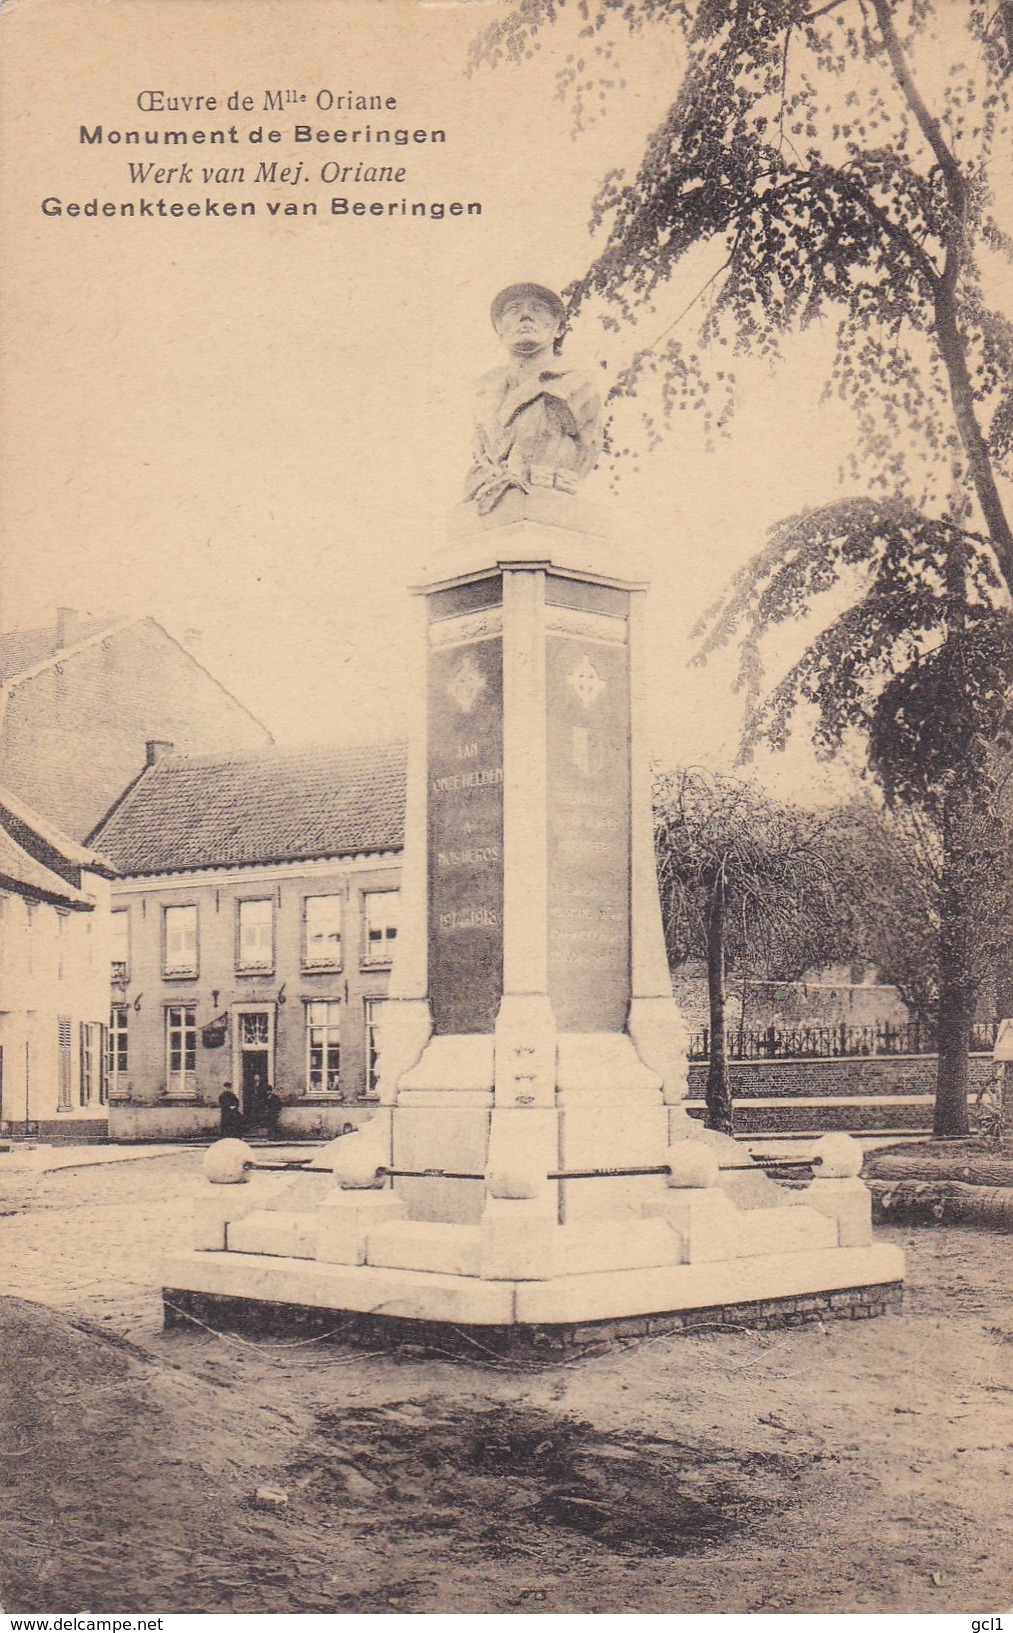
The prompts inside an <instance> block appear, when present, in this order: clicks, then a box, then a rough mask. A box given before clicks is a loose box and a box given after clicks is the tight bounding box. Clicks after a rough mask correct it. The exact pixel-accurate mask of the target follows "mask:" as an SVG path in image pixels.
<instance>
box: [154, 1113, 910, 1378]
mask: <svg viewBox="0 0 1013 1633" xmlns="http://www.w3.org/2000/svg"><path fill="white" fill-rule="evenodd" d="M336 1144H337V1146H338V1148H339V1152H338V1153H335V1154H334V1156H333V1157H332V1158H331V1159H330V1160H331V1161H333V1162H334V1164H335V1167H336V1171H335V1172H328V1171H327V1170H326V1168H323V1167H322V1165H321V1166H317V1167H316V1168H315V1169H308V1168H307V1169H304V1170H303V1171H302V1172H300V1173H298V1174H294V1175H293V1174H290V1175H288V1176H286V1178H285V1179H284V1180H281V1179H280V1176H278V1175H276V1174H275V1173H271V1174H270V1175H269V1174H267V1173H259V1172H257V1171H256V1168H255V1165H254V1166H253V1168H252V1172H251V1162H250V1159H251V1158H252V1153H251V1152H249V1149H248V1148H247V1147H245V1146H243V1145H241V1143H240V1142H238V1141H223V1142H221V1144H220V1146H219V1147H212V1149H211V1151H210V1152H209V1154H208V1157H207V1159H206V1173H207V1177H208V1180H209V1182H210V1183H209V1184H208V1185H207V1187H206V1189H205V1190H204V1191H203V1192H202V1193H201V1194H200V1195H198V1197H197V1199H196V1205H195V1212H194V1236H193V1246H194V1251H193V1252H190V1253H179V1254H174V1255H172V1256H171V1257H169V1258H168V1259H167V1260H166V1261H165V1264H164V1266H163V1275H162V1282H163V1287H164V1289H165V1300H166V1311H167V1317H169V1318H171V1316H172V1312H173V1311H175V1310H179V1311H182V1312H183V1313H186V1312H188V1311H192V1312H193V1313H196V1311H197V1310H198V1309H199V1308H202V1307H205V1306H206V1307H208V1308H211V1307H213V1308H214V1310H215V1312H216V1315H217V1316H218V1317H219V1318H221V1316H222V1314H224V1315H225V1316H226V1317H230V1318H231V1316H232V1315H234V1316H235V1317H236V1318H237V1319H239V1320H240V1321H242V1320H243V1319H247V1318H248V1317H249V1313H250V1312H251V1311H257V1310H260V1311H263V1310H264V1309H265V1308H266V1307H272V1308H276V1309H278V1310H282V1309H284V1310H288V1311H292V1310H295V1311H299V1312H308V1311H315V1312H318V1313H320V1312H323V1313H324V1314H325V1315H326V1316H327V1317H328V1318H329V1319H331V1320H335V1319H336V1320H337V1321H338V1323H339V1324H341V1325H343V1323H344V1322H345V1321H346V1320H348V1321H351V1322H352V1323H353V1325H357V1324H359V1319H360V1318H362V1319H363V1320H367V1318H368V1320H373V1319H382V1320H383V1321H394V1322H397V1323H399V1324H401V1325H402V1327H405V1326H407V1327H410V1326H412V1325H413V1324H414V1325H416V1326H418V1328H419V1330H420V1331H421V1330H423V1329H424V1330H425V1331H426V1332H428V1331H429V1330H430V1329H432V1328H436V1327H440V1328H443V1327H453V1328H459V1329H461V1330H462V1332H464V1333H466V1334H467V1333H471V1334H473V1335H477V1334H478V1333H479V1332H483V1333H484V1332H493V1331H495V1332H496V1333H498V1334H500V1338H499V1339H498V1340H497V1342H499V1343H501V1342H503V1337H502V1335H503V1334H504V1333H505V1332H506V1331H507V1330H510V1331H512V1332H513V1333H514V1335H515V1337H516V1339H517V1341H518V1342H519V1343H521V1344H522V1346H523V1345H525V1344H527V1345H530V1344H531V1343H533V1342H534V1341H535V1338H536V1335H537V1334H539V1333H547V1334H555V1335H556V1336H560V1335H563V1336H564V1337H566V1342H568V1343H572V1342H574V1341H575V1340H574V1338H573V1333H575V1332H576V1330H577V1329H578V1328H583V1327H586V1326H588V1325H589V1324H590V1325H594V1324H596V1323H606V1324H613V1325H615V1324H618V1326H617V1328H616V1330H617V1331H618V1332H619V1333H620V1334H623V1333H627V1334H628V1333H629V1331H630V1329H629V1327H628V1323H629V1322H631V1321H633V1322H638V1321H643V1320H646V1321H648V1322H655V1321H663V1322H667V1323H669V1324H670V1325H671V1326H672V1327H673V1329H675V1328H678V1327H680V1326H686V1325H691V1324H692V1323H693V1321H696V1322H697V1323H699V1322H700V1321H701V1320H703V1319H704V1316H703V1314H702V1312H706V1321H707V1322H708V1323H710V1322H716V1323H719V1324H720V1323H721V1322H722V1321H728V1320H731V1319H735V1320H736V1321H738V1320H739V1319H740V1318H742V1319H744V1321H745V1322H746V1324H754V1323H755V1322H757V1321H762V1322H767V1321H771V1320H776V1319H781V1320H792V1319H795V1318H796V1317H800V1316H804V1318H806V1319H811V1318H813V1317H814V1316H816V1315H820V1314H826V1315H829V1316H833V1315H848V1314H857V1313H867V1314H880V1313H882V1312H883V1310H884V1309H885V1308H886V1307H887V1305H888V1304H890V1303H892V1302H895V1301H896V1297H897V1296H898V1293H899V1285H900V1283H901V1281H902V1278H903V1274H904V1260H903V1255H902V1254H901V1252H900V1250H899V1249H898V1248H896V1247H894V1246H892V1245H889V1244H884V1243H876V1242H874V1241H873V1237H872V1218H871V1197H870V1193H869V1190H868V1188H867V1186H866V1185H865V1184H864V1182H863V1181H862V1180H861V1179H860V1178H859V1177H858V1168H859V1167H860V1166H861V1159H862V1153H861V1150H860V1148H859V1146H858V1145H857V1142H855V1141H854V1140H851V1139H850V1138H849V1137H848V1136H846V1135H828V1136H825V1138H824V1139H823V1140H822V1141H820V1142H819V1144H818V1146H817V1148H816V1151H815V1153H814V1156H813V1166H814V1171H815V1172H816V1173H817V1174H818V1176H819V1177H816V1178H814V1179H812V1180H811V1181H810V1182H809V1183H808V1184H807V1185H806V1186H804V1188H791V1189H789V1188H787V1187H785V1186H784V1185H781V1184H777V1183H775V1182H774V1181H773V1180H771V1179H770V1178H768V1177H767V1176H766V1175H765V1174H764V1173H763V1172H762V1170H761V1169H760V1168H759V1167H756V1168H752V1167H751V1166H750V1164H749V1162H748V1161H747V1162H745V1163H743V1161H742V1158H743V1156H744V1155H745V1153H744V1152H743V1151H742V1148H741V1147H740V1146H737V1145H736V1144H735V1142H734V1141H732V1140H728V1139H726V1138H725V1137H724V1136H721V1135H716V1134H713V1133H706V1134H705V1136H704V1138H703V1139H698V1140H686V1139H684V1140H680V1141H677V1142H675V1143H674V1144H672V1145H670V1146H669V1147H668V1150H667V1158H668V1160H667V1163H665V1164H662V1165H661V1167H660V1169H659V1168H656V1169H655V1170H654V1173H653V1175H651V1176H645V1178H647V1180H648V1183H649V1184H651V1185H652V1186H653V1187H654V1188H653V1189H652V1190H651V1191H650V1192H649V1193H648V1194H647V1195H644V1196H642V1197H640V1198H638V1199H635V1200H634V1199H632V1198H631V1199H630V1202H629V1203H628V1205H627V1209H626V1211H625V1213H624V1214H623V1215H613V1216H611V1217H607V1218H597V1219H596V1218H587V1217H580V1216H579V1211H578V1210H574V1211H573V1213H572V1214H570V1215H569V1216H567V1218H566V1220H565V1222H560V1218H559V1208H558V1197H557V1196H556V1194H555V1192H554V1191H553V1190H550V1191H549V1192H548V1193H546V1192H544V1191H541V1192H536V1193H535V1194H528V1195H524V1194H515V1195H509V1194H508V1195H503V1194H494V1191H490V1190H489V1187H488V1183H487V1184H486V1185H479V1187H478V1189H479V1191H480V1193H481V1194H482V1196H483V1202H484V1206H483V1209H482V1211H481V1214H480V1216H479V1217H478V1218H477V1219H476V1221H475V1222H474V1223H464V1222H461V1221H453V1222H448V1221H441V1220H433V1219H424V1218H419V1217H417V1216H412V1214H411V1213H410V1212H409V1209H408V1206H407V1203H406V1200H405V1198H404V1197H402V1196H399V1195H398V1194H397V1193H396V1192H395V1190H393V1189H392V1188H390V1180H389V1178H388V1179H386V1180H385V1179H384V1177H383V1170H382V1169H377V1170H375V1174H376V1178H375V1180H374V1182H373V1183H372V1184H363V1185H361V1186H359V1187H355V1186H352V1185H349V1184H347V1183H346V1184H340V1183H337V1180H338V1179H339V1177H340V1172H341V1169H340V1166H339V1164H340V1156H339V1153H340V1147H341V1142H336ZM596 1173H598V1174H600V1176H601V1177H600V1178H592V1179H590V1181H586V1180H580V1179H578V1178H572V1179H570V1180H569V1181H568V1183H569V1184H570V1185H571V1186H577V1185H579V1184H581V1183H588V1182H589V1183H590V1184H591V1186H592V1188H595V1187H597V1186H600V1185H607V1184H609V1183H617V1182H618V1183H619V1184H620V1185H622V1183H623V1179H622V1170H619V1171H618V1172H617V1173H615V1178H614V1179H612V1180H610V1179H609V1177H608V1172H607V1171H601V1170H597V1171H596ZM641 1173H643V1170H641ZM478 1178H479V1176H477V1175H476V1176H475V1179H476V1180H477V1179H478ZM460 1183H462V1184H463V1183H470V1184H474V1183H475V1180H471V1181H465V1180H463V1179H462V1180H461V1181H460ZM208 1300H210V1301H211V1303H210V1304H208V1303H207V1301H208ZM194 1301H196V1302H194ZM729 1312H735V1315H734V1318H733V1317H732V1316H731V1315H730V1314H729ZM742 1312H746V1313H745V1316H744V1317H743V1315H742ZM571 1329H573V1333H571ZM649 1330H654V1329H653V1328H652V1329H649ZM566 1335H569V1336H568V1337H567V1336H566ZM545 1341H547V1340H545Z"/></svg>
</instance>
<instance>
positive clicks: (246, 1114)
mask: <svg viewBox="0 0 1013 1633" xmlns="http://www.w3.org/2000/svg"><path fill="white" fill-rule="evenodd" d="M273 1020H274V1016H273V1012H272V1011H271V1010H270V1009H244V1010H240V1012H239V1014H238V1016H237V1034H236V1047H237V1052H238V1056H239V1059H238V1065H237V1071H236V1081H237V1083H238V1086H239V1099H240V1105H241V1107H242V1113H243V1122H244V1123H245V1125H246V1127H247V1128H254V1127H256V1126H257V1125H258V1124H259V1123H263V1122H264V1121H265V1118H266V1115H267V1105H266V1102H267V1096H268V1094H269V1093H270V1090H271V1088H272V1086H273V1083H274V1035H273V1034H274V1027H273V1024H272V1023H273Z"/></svg>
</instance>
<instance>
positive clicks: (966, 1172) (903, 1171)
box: [865, 1151, 1013, 1187]
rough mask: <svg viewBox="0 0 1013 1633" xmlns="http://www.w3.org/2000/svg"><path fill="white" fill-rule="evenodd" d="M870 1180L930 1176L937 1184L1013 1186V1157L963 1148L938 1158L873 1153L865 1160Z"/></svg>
mask: <svg viewBox="0 0 1013 1633" xmlns="http://www.w3.org/2000/svg"><path fill="white" fill-rule="evenodd" d="M865 1174H866V1176H867V1177H868V1178H869V1179H927V1180H933V1181H935V1182H936V1183H937V1184H945V1183H946V1182H947V1181H950V1180H952V1181H953V1182H954V1183H961V1182H962V1183H963V1184H965V1185H998V1186H1006V1187H1013V1160H1011V1159H1009V1158H1008V1157H1007V1158H1004V1157H1001V1156H999V1155H998V1154H997V1155H996V1156H994V1157H992V1156H981V1155H979V1154H974V1153H970V1152H969V1153H968V1154H967V1156H963V1155H962V1154H961V1153H960V1152H959V1151H952V1152H951V1151H946V1152H940V1153H939V1156H938V1157H933V1156H930V1155H928V1154H927V1153H924V1152H922V1153H918V1152H911V1154H910V1155H908V1154H907V1153H906V1152H877V1151H874V1152H872V1153H871V1154H870V1155H869V1156H868V1157H867V1158H866V1162H865Z"/></svg>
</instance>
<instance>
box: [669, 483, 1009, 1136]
mask: <svg viewBox="0 0 1013 1633" xmlns="http://www.w3.org/2000/svg"><path fill="white" fill-rule="evenodd" d="M858 568H861V569H862V571H863V574H864V578H863V584H862V588H861V591H860V593H859V594H858V595H857V597H856V599H854V600H853V601H852V602H851V604H849V605H848V606H847V607H846V608H845V610H844V611H843V612H841V613H839V614H838V616H837V617H836V618H833V619H831V621H830V622H829V623H828V625H827V626H826V628H825V629H824V630H823V631H822V632H821V633H820V634H819V635H817V636H816V637H815V638H814V639H813V640H812V641H811V642H810V644H809V646H808V647H807V649H806V650H805V651H804V653H803V654H802V656H801V658H800V659H799V660H798V662H797V663H795V664H794V665H793V666H792V667H791V669H789V671H788V673H787V674H786V675H785V676H784V677H783V678H782V679H781V680H780V681H779V682H778V683H777V684H776V685H775V686H774V687H773V688H772V689H770V690H769V691H767V690H765V688H764V685H763V664H762V658H761V651H760V643H761V640H762V638H763V636H764V635H765V634H766V633H767V632H768V631H769V630H771V629H772V628H775V627H776V626H778V625H780V624H784V623H786V622H789V621H793V620H795V619H797V618H798V617H799V615H800V613H804V612H805V611H806V610H807V609H808V608H809V607H810V606H811V604H812V602H813V601H814V599H817V598H818V597H820V596H821V595H824V594H826V593H827V592H828V591H830V590H832V589H834V588H835V587H836V586H838V585H840V583H841V582H842V580H853V576H854V574H855V571H856V569H858ZM733 638H734V639H736V640H738V642H739V648H740V666H739V684H740V686H741V687H742V689H743V690H744V691H745V693H746V728H745V734H744V746H745V748H746V749H747V750H748V749H749V747H750V746H751V745H753V744H755V743H756V742H757V741H758V740H760V739H766V740H767V741H768V742H770V743H771V744H772V745H773V746H774V747H775V748H778V747H783V746H784V744H785V742H786V741H787V737H788V732H789V728H790V725H791V722H792V720H793V718H794V716H795V715H796V713H797V711H798V710H799V709H800V708H801V707H802V706H808V707H809V708H810V709H811V710H813V711H814V712H815V722H816V723H815V727H814V730H813V737H814V741H815V743H816V746H817V748H818V749H822V750H823V751H824V752H825V753H827V754H832V753H834V752H835V751H837V750H839V749H840V748H841V746H842V744H843V743H844V741H845V739H846V738H847V736H848V735H849V734H850V733H857V735H858V736H859V737H860V738H861V740H862V742H863V744H864V748H865V752H866V755H867V760H868V766H869V769H870V772H871V773H872V775H873V777H874V778H875V780H876V783H877V785H878V787H879V789H880V790H881V791H882V795H883V798H884V800H885V803H886V806H887V808H888V810H891V811H893V812H895V813H897V812H906V813H907V814H908V822H909V825H910V824H911V823H914V824H916V825H917V826H918V827H919V829H920V837H921V840H922V845H923V851H924V854H925V857H926V859H927V860H928V859H930V858H931V861H930V862H929V865H930V867H932V868H934V869H935V879H934V880H929V881H928V882H929V885H930V890H929V894H930V897H931V899H932V901H933V906H934V918H935V924H934V930H935V935H936V939H937V949H936V959H935V964H936V971H935V974H936V981H937V991H936V1006H937V1036H938V1047H939V1074H938V1081H937V1091H936V1111H935V1131H936V1133H938V1134H961V1133H966V1132H967V1129H968V1115H967V1063H968V1053H969V1049H970V1034H971V1026H972V1024H973V1020H974V1002H975V994H976V991H977V987H978V984H979V982H980V980H981V975H982V967H981V958H982V954H983V952H984V951H985V949H986V948H988V947H989V945H990V944H991V945H992V946H993V947H994V939H993V940H992V942H991V943H990V941H989V938H988V936H987V935H986V927H987V926H988V925H990V924H991V925H995V924H996V923H997V922H998V923H1000V924H1001V922H1002V920H1003V919H1004V918H1006V920H1007V922H1008V914H1009V912H1010V909H1011V907H1013V901H1011V898H1010V888H1009V871H1010V870H1009V861H1008V857H1009V849H1010V832H1009V825H1008V822H1007V820H1006V818H1005V813H1004V809H1003V806H1004V799H1005V784H1006V781H1007V776H1008V765H1009V754H1010V751H1011V748H1013V706H1011V702H1010V692H1011V687H1013V613H1011V611H1010V608H1009V605H1008V599H1007V597H1006V595H1005V592H1004V587H1003V585H1002V584H1001V582H1000V578H999V574H998V571H997V568H996V563H995V556H994V552H993V551H992V549H991V547H990V542H989V540H987V539H986V538H984V537H983V536H980V535H976V534H972V533H970V532H969V531H968V530H967V529H963V528H958V527H956V526H955V525H953V524H948V523H944V522H933V521H930V520H929V519H928V518H926V517H925V516H923V515H921V514H919V513H918V512H917V511H914V510H913V509H912V508H911V507H909V506H906V505H904V504H903V503H902V502H900V501H897V500H893V501H873V500H863V501H857V500H849V501H844V502H842V503H841V504H838V505H829V506H826V507H824V508H823V509H821V510H818V511H813V512H809V513H807V514H805V515H802V516H798V517H793V518H791V519H790V520H789V521H787V522H784V523H781V524H779V526H777V527H776V528H774V529H772V530H771V538H770V542H769V543H768V545H767V547H766V549H765V550H764V551H762V552H761V553H760V554H759V555H758V556H757V557H755V558H754V559H753V561H751V562H749V563H747V565H746V566H745V567H743V568H742V569H741V571H740V572H739V573H738V574H737V575H736V577H735V578H734V579H733V581H732V584H731V586H730V588H729V590H728V592H727V594H726V595H725V597H724V598H723V600H722V602H721V603H720V604H719V606H718V607H716V608H714V609H712V611H711V613H710V614H709V615H708V616H707V618H706V619H705V621H704V626H703V638H702V642H701V646H700V649H699V653H698V656H699V657H700V658H701V659H702V660H704V659H706V658H707V656H708V655H709V654H710V653H711V652H712V651H714V649H715V648H717V647H719V646H722V645H724V644H725V643H726V642H728V641H729V640H731V639H733ZM926 882H927V881H926V877H925V874H924V872H923V874H922V878H921V880H920V885H921V887H922V889H924V888H925V885H926ZM997 915H998V921H997Z"/></svg>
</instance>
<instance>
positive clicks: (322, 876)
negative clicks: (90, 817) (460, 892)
mask: <svg viewBox="0 0 1013 1633" xmlns="http://www.w3.org/2000/svg"><path fill="white" fill-rule="evenodd" d="M148 759H149V764H148V765H147V767H146V769H145V771H144V772H143V774H142V775H141V777H139V778H138V780H137V781H136V782H135V783H134V785H133V786H132V788H130V789H129V791H128V792H127V794H126V795H125V796H124V798H123V799H122V800H121V801H120V802H119V804H118V805H117V806H116V807H115V808H114V810H113V811H112V812H111V813H110V815H109V816H108V818H107V819H106V820H105V821H104V822H103V823H102V824H101V825H100V826H99V828H98V829H97V831H96V833H95V835H94V836H93V837H94V843H95V844H96V845H99V846H101V848H102V850H103V852H104V853H106V854H108V855H109V857H110V859H111V860H112V861H113V863H114V865H115V866H116V868H117V871H118V873H119V874H120V875H121V877H119V878H118V879H117V881H116V884H115V888H114V894H113V902H112V909H113V911H112V924H113V937H114V945H113V952H112V960H113V964H112V968H113V983H114V985H113V1004H112V1014H111V1021H110V1057H109V1058H110V1077H109V1099H110V1133H111V1135H112V1136H113V1137H115V1138H117V1139H137V1138H153V1139H162V1138H166V1137H173V1136H178V1135H186V1134H198V1133H205V1132H209V1131H212V1130H215V1129H217V1128H218V1127H219V1117H220V1113H219V1096H220V1095H221V1094H222V1092H223V1090H224V1087H225V1085H226V1084H230V1085H232V1086H233V1089H234V1092H235V1093H236V1094H237V1096H238V1097H239V1098H240V1100H241V1102H242V1110H243V1114H244V1119H245V1123H246V1126H247V1128H249V1129H256V1128H258V1127H263V1126H264V1118H265V1109H266V1108H265V1101H266V1098H267V1095H268V1093H269V1092H270V1091H272V1090H273V1092H274V1093H275V1094H276V1095H277V1096H278V1098H279V1099H280V1100H281V1102H282V1111H281V1115H280V1129H281V1131H282V1132H283V1133H286V1134H290V1135H292V1134H299V1133H335V1132H340V1130H341V1129H342V1128H343V1126H344V1125H345V1123H346V1121H352V1122H354V1121H355V1120H356V1118H355V1113H354V1108H356V1107H359V1108H361V1107H362V1106H364V1105H367V1104H368V1103H369V1100H370V1098H371V1096H372V1095H373V1093H374V1090H375V1074H374V1070H373V1066H374V1058H375V1055H374V1050H373V1037H374V1025H375V1020H376V1012H377V1006H378V1005H379V1003H380V1002H381V1001H382V999H383V997H384V995H385V993H386V990H387V982H388V976H389V971H390V963H391V956H392V952H393V948H394V944H395V940H396V937H397V925H398V890H399V885H400V866H399V864H400V853H401V846H402V843H403V829H404V797H405V751H404V747H403V745H401V744H382V745H378V746H377V745H374V746H371V747H356V748H323V749H302V750H298V751H294V752H293V751H282V750H272V751H267V752H262V753H260V754H256V755H240V754H231V755H223V754H215V755H198V756H189V757H187V756H183V755H178V754H175V753H171V752H168V750H167V747H166V745H156V744H151V745H150V746H149V751H148Z"/></svg>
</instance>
